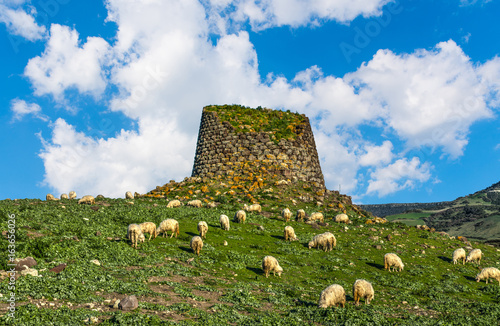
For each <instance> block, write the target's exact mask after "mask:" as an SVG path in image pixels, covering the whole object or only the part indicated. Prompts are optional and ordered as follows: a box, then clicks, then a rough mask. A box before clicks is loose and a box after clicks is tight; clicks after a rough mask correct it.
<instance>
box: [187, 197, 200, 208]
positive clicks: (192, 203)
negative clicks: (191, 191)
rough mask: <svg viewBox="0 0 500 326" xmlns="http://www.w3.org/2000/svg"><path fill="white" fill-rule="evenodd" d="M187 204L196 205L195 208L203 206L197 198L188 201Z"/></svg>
mask: <svg viewBox="0 0 500 326" xmlns="http://www.w3.org/2000/svg"><path fill="white" fill-rule="evenodd" d="M187 204H188V206H192V207H197V208H200V207H202V206H203V203H202V202H201V200H199V199H195V200H191V201H188V203H187Z"/></svg>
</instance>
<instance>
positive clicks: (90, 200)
mask: <svg viewBox="0 0 500 326" xmlns="http://www.w3.org/2000/svg"><path fill="white" fill-rule="evenodd" d="M78 204H89V205H94V204H95V199H94V197H92V196H90V195H86V196H83V197H82V198H80V200H79V201H78Z"/></svg>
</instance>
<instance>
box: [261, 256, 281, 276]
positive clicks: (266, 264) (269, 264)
mask: <svg viewBox="0 0 500 326" xmlns="http://www.w3.org/2000/svg"><path fill="white" fill-rule="evenodd" d="M262 270H263V271H264V274H265V275H266V278H267V277H269V272H273V275H274V276H276V273H278V276H279V277H281V273H283V268H281V266H280V264H279V263H278V260H277V259H276V258H274V257H273V256H266V257H264V259H262Z"/></svg>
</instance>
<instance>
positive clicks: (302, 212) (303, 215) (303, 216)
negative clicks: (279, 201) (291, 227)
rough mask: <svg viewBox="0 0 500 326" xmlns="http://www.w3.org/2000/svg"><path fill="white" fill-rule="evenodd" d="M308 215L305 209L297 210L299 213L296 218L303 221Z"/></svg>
mask: <svg viewBox="0 0 500 326" xmlns="http://www.w3.org/2000/svg"><path fill="white" fill-rule="evenodd" d="M305 217H306V212H305V211H304V210H303V209H299V210H297V214H296V215H295V220H296V221H297V222H302V221H304V218H305Z"/></svg>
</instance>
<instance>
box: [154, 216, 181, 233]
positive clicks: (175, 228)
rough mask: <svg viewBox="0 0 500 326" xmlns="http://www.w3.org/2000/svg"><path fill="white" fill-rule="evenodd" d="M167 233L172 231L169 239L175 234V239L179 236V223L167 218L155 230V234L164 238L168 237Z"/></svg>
mask: <svg viewBox="0 0 500 326" xmlns="http://www.w3.org/2000/svg"><path fill="white" fill-rule="evenodd" d="M168 231H172V234H171V235H170V238H172V237H173V236H174V234H175V237H176V238H177V236H178V235H179V222H177V221H176V220H174V219H173V218H168V219H166V220H164V221H162V222H161V223H160V226H159V227H158V229H156V233H157V234H158V235H161V234H162V233H164V234H163V237H165V234H166V235H167V236H168Z"/></svg>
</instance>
